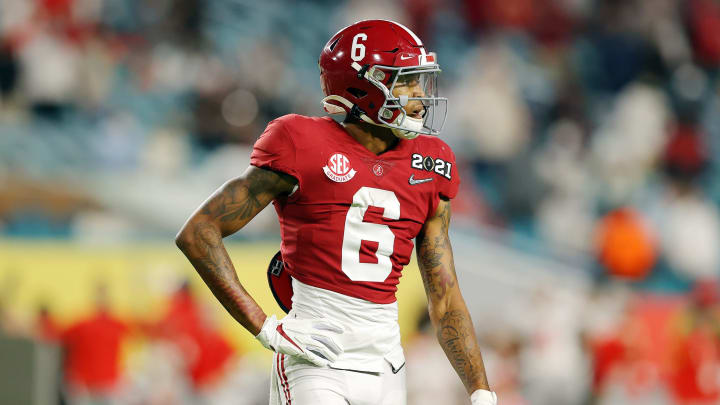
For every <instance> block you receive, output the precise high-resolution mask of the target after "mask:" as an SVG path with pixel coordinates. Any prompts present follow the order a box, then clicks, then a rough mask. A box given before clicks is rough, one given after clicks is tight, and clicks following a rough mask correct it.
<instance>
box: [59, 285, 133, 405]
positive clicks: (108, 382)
mask: <svg viewBox="0 0 720 405" xmlns="http://www.w3.org/2000/svg"><path fill="white" fill-rule="evenodd" d="M128 332H129V326H128V324H127V323H125V322H123V321H121V320H120V319H118V318H116V317H115V316H114V315H112V314H111V313H110V311H109V309H108V305H107V289H106V287H105V286H104V285H99V286H98V287H97V303H96V309H95V312H94V313H93V314H92V315H90V316H89V317H87V318H86V319H81V320H79V321H77V322H76V323H74V324H72V325H70V326H69V327H68V328H67V329H66V330H65V331H64V332H63V333H62V335H61V337H60V341H61V344H62V347H63V350H64V355H65V358H64V362H63V371H64V380H65V388H66V392H67V395H68V399H69V400H70V403H76V402H81V401H83V400H84V399H86V398H91V399H92V400H93V401H94V402H95V403H104V402H107V401H109V400H110V399H111V398H112V397H113V396H114V394H115V392H116V390H117V388H118V386H119V383H120V380H121V359H120V351H121V347H122V343H123V341H124V340H125V338H126V337H127V335H128Z"/></svg>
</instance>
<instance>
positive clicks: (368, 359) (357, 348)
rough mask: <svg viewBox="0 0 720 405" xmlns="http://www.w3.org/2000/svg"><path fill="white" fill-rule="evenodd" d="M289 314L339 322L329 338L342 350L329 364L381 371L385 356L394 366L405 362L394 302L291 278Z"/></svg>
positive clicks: (352, 368)
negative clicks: (379, 301)
mask: <svg viewBox="0 0 720 405" xmlns="http://www.w3.org/2000/svg"><path fill="white" fill-rule="evenodd" d="M290 315H293V316H296V317H297V318H298V319H316V318H324V319H326V320H329V321H331V322H334V323H336V324H339V325H341V326H342V328H343V330H344V332H343V333H342V335H337V336H334V337H333V339H335V341H336V342H337V343H338V345H339V346H340V347H342V348H343V350H344V351H343V353H342V354H340V355H339V356H338V358H337V360H335V361H333V362H332V363H330V366H331V367H334V368H339V369H348V370H360V371H369V372H382V371H383V369H384V367H385V365H384V363H385V360H387V361H388V362H390V364H391V365H392V366H393V367H394V368H395V369H396V370H398V369H400V368H402V367H403V365H404V364H405V356H404V355H403V350H402V346H401V345H400V326H399V325H398V323H397V320H398V309H397V302H394V303H392V304H376V303H374V302H370V301H366V300H363V299H360V298H354V297H349V296H347V295H343V294H340V293H336V292H333V291H329V290H325V289H322V288H317V287H313V286H310V285H307V284H304V283H301V282H299V281H297V280H294V279H293V306H292V310H291V311H290V314H289V315H288V316H290Z"/></svg>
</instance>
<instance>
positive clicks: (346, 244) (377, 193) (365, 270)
mask: <svg viewBox="0 0 720 405" xmlns="http://www.w3.org/2000/svg"><path fill="white" fill-rule="evenodd" d="M370 206H373V207H378V208H383V209H384V212H383V215H382V216H383V218H385V219H400V201H399V200H398V198H397V196H396V195H395V193H393V192H392V191H388V190H381V189H379V188H373V187H361V188H360V189H359V190H358V191H357V192H356V193H355V194H354V195H353V202H352V205H351V206H350V209H348V212H347V215H346V216H345V231H344V232H343V244H342V271H343V272H344V273H345V274H346V275H347V276H348V277H349V278H350V280H353V281H372V282H382V281H385V279H386V278H388V276H389V275H390V273H391V272H392V261H391V260H390V256H391V255H392V254H393V250H394V248H395V234H393V233H392V230H390V227H389V226H387V225H383V224H373V223H370V222H364V221H363V218H364V217H365V213H366V212H367V210H368V208H369V207H370ZM363 240H365V241H372V242H377V243H378V248H377V251H376V252H375V256H376V257H377V263H360V247H361V245H362V241H363Z"/></svg>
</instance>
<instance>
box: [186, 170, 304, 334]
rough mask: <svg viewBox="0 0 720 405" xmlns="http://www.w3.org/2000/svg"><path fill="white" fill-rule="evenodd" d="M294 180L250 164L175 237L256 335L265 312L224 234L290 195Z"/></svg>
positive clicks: (229, 308)
mask: <svg viewBox="0 0 720 405" xmlns="http://www.w3.org/2000/svg"><path fill="white" fill-rule="evenodd" d="M296 184H297V181H296V180H295V178H293V177H292V176H289V175H287V174H284V173H279V172H274V171H271V170H266V169H260V168H257V167H255V166H250V167H248V169H247V170H246V171H245V173H243V175H242V176H240V177H237V178H235V179H232V180H230V181H228V182H227V183H225V184H224V185H223V186H222V187H220V188H219V189H218V190H217V191H215V192H214V193H213V194H212V195H211V196H210V197H209V198H208V199H207V200H205V202H204V203H202V205H200V207H199V208H198V209H197V210H195V212H194V213H193V214H192V215H191V216H190V218H189V219H188V220H187V222H186V223H185V225H184V226H183V227H182V229H181V230H180V232H179V233H178V234H177V236H176V237H175V243H176V244H177V246H178V247H179V248H180V250H181V251H182V252H183V253H184V254H185V256H187V258H188V259H189V260H190V263H192V265H193V267H195V270H196V271H197V272H198V274H200V277H202V279H203V281H205V284H207V285H208V287H209V288H210V290H211V291H212V292H213V294H214V295H215V297H217V299H218V300H219V301H220V302H221V303H222V305H223V306H224V307H225V309H226V310H227V311H228V312H229V313H230V314H231V315H232V317H233V318H235V319H236V320H237V321H238V322H239V323H240V324H241V325H242V326H244V327H245V329H247V330H248V331H250V333H252V334H253V335H257V334H258V333H259V332H260V329H261V328H262V326H263V322H265V318H266V315H265V313H264V312H263V310H262V309H261V308H260V307H259V306H258V305H257V303H256V302H255V300H254V299H253V298H252V297H251V296H250V295H249V294H248V293H247V291H245V289H244V288H243V286H242V285H241V284H240V281H239V280H238V277H237V274H236V273H235V268H234V267H233V264H232V261H231V260H230V256H228V253H227V250H225V245H224V244H223V241H222V239H223V238H224V237H226V236H228V235H232V234H233V233H235V232H237V231H239V230H240V229H242V227H244V226H245V224H247V223H248V222H250V220H251V219H253V217H255V215H257V213H258V212H260V211H262V209H263V208H265V207H266V206H267V205H268V203H270V201H272V200H273V199H275V198H277V197H280V196H283V195H288V194H290V193H291V192H292V189H293V187H294V186H295V185H296Z"/></svg>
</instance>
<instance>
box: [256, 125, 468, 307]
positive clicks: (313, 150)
mask: <svg viewBox="0 0 720 405" xmlns="http://www.w3.org/2000/svg"><path fill="white" fill-rule="evenodd" d="M337 154H342V155H343V156H344V157H345V158H346V159H347V160H348V164H349V167H348V166H347V165H346V164H345V163H344V161H343V160H342V159H340V160H339V161H342V162H343V164H339V163H338V160H337V159H334V160H333V161H329V159H330V158H331V157H333V156H335V155H337ZM414 154H415V155H418V158H417V159H416V161H419V160H421V159H420V157H422V158H427V160H428V164H429V165H433V167H431V171H428V170H426V169H422V168H420V169H418V168H414V167H412V166H411V163H412V161H413V155H414ZM440 160H442V162H440ZM443 162H446V163H443ZM250 163H251V164H252V165H254V166H257V167H261V168H268V169H272V170H277V171H281V172H285V173H287V174H290V175H292V176H293V177H295V178H296V179H297V180H298V182H299V189H298V190H297V191H296V192H295V193H294V194H293V195H292V196H290V197H286V198H279V199H277V200H275V201H274V202H273V203H274V205H275V209H276V210H277V213H278V217H279V220H280V226H281V233H282V245H281V251H282V257H283V261H284V262H285V268H286V269H287V270H288V271H289V272H290V275H292V277H293V278H295V279H297V280H299V281H301V282H303V283H305V284H310V285H313V286H316V287H320V288H324V289H327V290H331V291H335V292H338V293H341V294H346V295H349V296H352V297H357V298H362V299H366V300H369V301H372V302H376V303H385V304H386V303H391V302H395V291H396V290H397V284H398V282H399V279H400V276H401V271H402V268H403V266H405V265H406V264H407V263H408V262H409V261H410V257H411V255H412V250H413V247H414V245H413V239H414V238H415V236H416V235H417V234H418V232H419V231H420V229H421V227H422V225H423V224H424V223H425V221H426V220H427V218H429V217H431V216H432V215H433V214H434V213H435V210H436V209H437V205H438V202H439V200H440V196H443V197H446V198H453V197H455V195H456V194H457V191H458V187H459V184H460V179H459V176H458V172H457V168H456V165H455V156H454V155H453V153H452V151H451V150H450V148H449V147H448V146H447V145H446V144H445V143H444V142H443V141H442V140H440V139H439V138H437V137H430V136H423V135H421V136H419V137H417V138H416V139H413V140H400V141H399V143H398V144H397V145H396V146H395V147H394V148H393V149H391V150H389V151H387V152H385V153H383V154H381V155H380V156H376V155H375V154H373V153H371V152H369V151H368V150H367V149H365V147H364V146H362V145H361V144H360V143H359V142H357V141H356V140H355V139H354V138H353V137H351V136H350V135H349V134H348V133H347V132H346V131H345V130H344V129H343V127H342V126H341V125H339V124H337V123H336V122H334V121H333V120H332V119H330V118H328V117H325V118H310V117H304V116H300V115H288V116H284V117H281V118H278V119H277V120H275V121H273V122H271V123H270V124H269V125H268V127H267V129H266V130H265V132H264V133H263V134H262V135H261V136H260V139H258V141H257V142H256V144H255V147H254V150H253V152H252V155H251V157H250ZM448 164H449V165H448ZM333 167H334V168H335V170H336V171H337V172H338V173H337V174H342V175H345V176H348V173H353V171H354V174H353V175H352V178H350V179H348V180H347V181H345V182H342V181H334V180H332V179H331V178H330V176H335V175H333V174H332V173H330V174H327V173H329V172H332V170H331V169H332V168H333ZM443 167H450V170H449V175H448V176H444V175H442V174H439V173H438V171H439V172H442V170H443ZM346 172H347V173H346ZM411 175H412V176H414V179H415V180H425V182H423V183H418V184H414V185H411V184H410V183H409V179H410V176H411ZM447 177H450V178H449V179H448V178H447ZM427 179H430V180H427ZM363 187H365V188H373V189H380V190H385V192H387V191H391V192H392V193H394V195H395V197H396V198H397V199H398V202H399V203H400V218H399V219H398V220H392V219H388V218H386V217H385V216H384V209H382V208H380V207H376V206H374V205H373V202H368V203H367V205H369V207H368V209H367V210H366V213H365V214H366V216H365V217H364V218H363V222H362V223H363V224H380V225H386V226H387V227H389V229H390V230H391V232H392V233H393V235H394V244H393V249H392V252H391V253H390V254H389V257H390V261H391V263H392V271H391V273H390V275H389V276H388V277H387V278H386V279H385V280H384V281H383V282H367V281H352V280H351V279H350V277H349V276H348V275H347V274H346V273H345V272H343V270H342V247H343V240H344V236H345V220H346V216H347V214H348V210H349V209H350V206H351V204H352V203H353V196H354V195H356V193H357V192H358V191H359V190H360V189H361V188H363ZM357 228H359V227H357ZM357 228H354V229H355V230H356V231H357V232H361V231H360V230H357ZM363 229H364V230H362V232H367V231H366V230H367V229H368V227H366V228H363ZM375 229H379V228H375ZM359 236H360V238H361V239H362V240H366V241H367V242H378V239H374V238H373V235H365V234H362V235H359ZM365 247H366V248H365V250H364V253H365V255H364V256H363V259H364V260H368V259H369V257H368V256H369V253H370V252H369V250H370V249H369V248H370V247H371V246H370V245H369V244H366V246H365ZM356 254H357V255H358V262H359V261H360V254H361V253H360V247H358V251H357V253H356ZM382 254H383V253H382V252H381V251H378V252H373V256H376V258H377V257H379V256H380V255H382ZM386 254H387V253H386Z"/></svg>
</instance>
